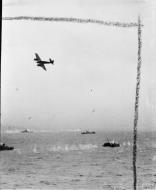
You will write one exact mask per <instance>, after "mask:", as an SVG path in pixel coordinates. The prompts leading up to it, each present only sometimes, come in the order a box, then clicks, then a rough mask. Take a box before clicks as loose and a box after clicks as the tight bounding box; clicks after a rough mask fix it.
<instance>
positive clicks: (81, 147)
mask: <svg viewBox="0 0 156 190" xmlns="http://www.w3.org/2000/svg"><path fill="white" fill-rule="evenodd" d="M96 148H98V146H97V145H96V144H78V145H68V144H66V145H64V146H59V145H54V146H52V147H50V148H48V151H50V152H61V151H62V152H68V151H80V150H81V151H82V150H95V149H96Z"/></svg>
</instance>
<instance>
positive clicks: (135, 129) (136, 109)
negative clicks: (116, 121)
mask: <svg viewBox="0 0 156 190" xmlns="http://www.w3.org/2000/svg"><path fill="white" fill-rule="evenodd" d="M141 47H142V40H141V20H140V17H138V65H137V81H136V96H135V114H134V131H133V178H134V183H133V187H134V190H136V189H137V169H136V158H137V123H138V109H139V90H140V77H141Z"/></svg>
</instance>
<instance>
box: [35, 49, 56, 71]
mask: <svg viewBox="0 0 156 190" xmlns="http://www.w3.org/2000/svg"><path fill="white" fill-rule="evenodd" d="M35 56H36V57H35V59H34V60H35V61H36V62H37V63H38V64H37V66H39V67H42V68H43V69H44V70H45V71H46V67H45V64H52V65H54V60H51V59H50V58H49V61H42V60H41V58H40V57H39V55H38V54H37V53H35Z"/></svg>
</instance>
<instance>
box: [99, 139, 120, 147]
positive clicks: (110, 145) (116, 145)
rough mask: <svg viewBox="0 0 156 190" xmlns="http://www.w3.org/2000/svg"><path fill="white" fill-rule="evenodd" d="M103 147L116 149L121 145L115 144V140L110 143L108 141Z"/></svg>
mask: <svg viewBox="0 0 156 190" xmlns="http://www.w3.org/2000/svg"><path fill="white" fill-rule="evenodd" d="M102 146H103V147H111V148H114V147H120V144H119V143H117V142H115V141H114V140H113V141H109V140H108V142H106V143H104V144H103V145H102Z"/></svg>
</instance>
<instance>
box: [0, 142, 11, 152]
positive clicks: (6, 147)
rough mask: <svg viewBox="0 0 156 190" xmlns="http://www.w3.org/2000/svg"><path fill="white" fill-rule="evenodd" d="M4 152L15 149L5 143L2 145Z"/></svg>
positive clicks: (0, 148)
mask: <svg viewBox="0 0 156 190" xmlns="http://www.w3.org/2000/svg"><path fill="white" fill-rule="evenodd" d="M3 150H14V147H13V146H7V145H6V144H5V143H1V144H0V151H3Z"/></svg>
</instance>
